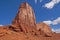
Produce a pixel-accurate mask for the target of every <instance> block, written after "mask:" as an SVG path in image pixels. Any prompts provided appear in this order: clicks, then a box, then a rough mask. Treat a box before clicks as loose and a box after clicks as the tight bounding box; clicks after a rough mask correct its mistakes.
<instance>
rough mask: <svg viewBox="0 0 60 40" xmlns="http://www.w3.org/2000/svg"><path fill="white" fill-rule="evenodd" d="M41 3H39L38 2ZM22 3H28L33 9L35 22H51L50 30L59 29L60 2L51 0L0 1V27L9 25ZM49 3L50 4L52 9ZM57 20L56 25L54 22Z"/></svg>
mask: <svg viewBox="0 0 60 40" xmlns="http://www.w3.org/2000/svg"><path fill="white" fill-rule="evenodd" d="M40 1H41V2H40ZM22 2H28V3H29V4H30V5H31V6H32V8H33V9H34V12H35V16H36V22H37V23H39V22H43V21H44V22H46V21H47V22H49V21H50V22H53V23H50V24H49V25H50V26H51V28H54V29H58V28H60V20H59V19H58V18H60V2H59V1H57V2H58V3H56V2H54V1H52V0H0V25H9V24H11V22H12V20H13V19H14V17H15V16H16V14H17V12H18V9H19V6H20V4H21V3H22ZM50 2H53V3H52V5H53V6H52V7H50V6H51V4H50ZM57 19H58V20H59V21H58V22H57V23H56V24H54V22H55V21H57Z"/></svg>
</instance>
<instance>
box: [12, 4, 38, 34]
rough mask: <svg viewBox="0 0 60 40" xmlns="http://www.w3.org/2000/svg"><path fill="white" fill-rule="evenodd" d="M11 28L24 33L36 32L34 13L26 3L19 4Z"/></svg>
mask: <svg viewBox="0 0 60 40" xmlns="http://www.w3.org/2000/svg"><path fill="white" fill-rule="evenodd" d="M11 27H12V28H14V30H16V31H23V32H25V33H31V32H37V29H36V28H35V27H36V21H35V15H34V11H33V9H32V7H31V6H30V5H29V4H28V3H22V4H21V6H20V8H19V10H18V13H17V15H16V17H15V19H14V20H13V21H12V25H11Z"/></svg>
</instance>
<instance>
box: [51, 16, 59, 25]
mask: <svg viewBox="0 0 60 40" xmlns="http://www.w3.org/2000/svg"><path fill="white" fill-rule="evenodd" d="M58 23H60V17H58V18H57V19H55V20H54V21H53V23H52V24H53V25H55V24H58Z"/></svg>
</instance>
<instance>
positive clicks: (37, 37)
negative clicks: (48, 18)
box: [0, 2, 60, 40]
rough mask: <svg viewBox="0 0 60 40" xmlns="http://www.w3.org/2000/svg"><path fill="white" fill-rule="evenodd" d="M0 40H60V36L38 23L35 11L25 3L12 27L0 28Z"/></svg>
mask: <svg viewBox="0 0 60 40" xmlns="http://www.w3.org/2000/svg"><path fill="white" fill-rule="evenodd" d="M0 40H60V34H57V33H54V32H52V30H51V28H50V26H49V25H47V24H45V23H43V22H41V23H36V18H35V14H34V10H33V9H32V7H31V6H30V5H29V4H28V3H27V2H24V3H22V4H21V5H20V7H19V10H18V13H17V15H16V17H15V18H14V19H13V21H12V23H11V25H7V26H1V27H0Z"/></svg>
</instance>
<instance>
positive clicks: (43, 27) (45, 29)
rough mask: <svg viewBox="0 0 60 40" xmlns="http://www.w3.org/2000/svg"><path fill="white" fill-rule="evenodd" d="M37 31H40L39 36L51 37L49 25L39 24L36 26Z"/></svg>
mask: <svg viewBox="0 0 60 40" xmlns="http://www.w3.org/2000/svg"><path fill="white" fill-rule="evenodd" d="M37 29H38V31H40V34H42V35H46V36H52V30H51V28H50V26H49V25H47V24H45V23H43V22H41V23H38V24H37Z"/></svg>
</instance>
